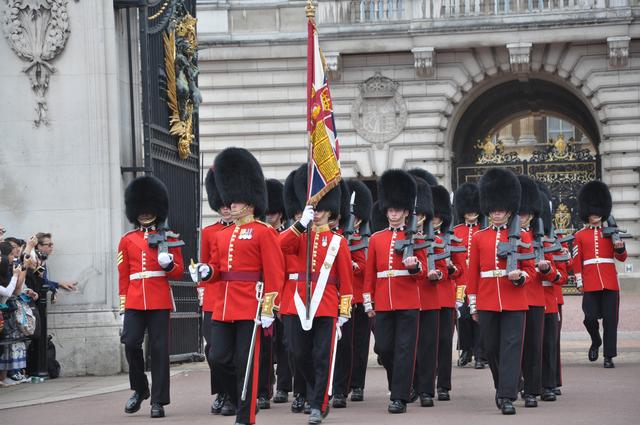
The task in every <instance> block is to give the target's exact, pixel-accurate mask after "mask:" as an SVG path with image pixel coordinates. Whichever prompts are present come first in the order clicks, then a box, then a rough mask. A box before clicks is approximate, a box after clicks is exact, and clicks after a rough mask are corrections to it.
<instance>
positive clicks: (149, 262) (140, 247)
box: [118, 176, 183, 418]
mask: <svg viewBox="0 0 640 425" xmlns="http://www.w3.org/2000/svg"><path fill="white" fill-rule="evenodd" d="M124 202H125V207H126V215H127V218H128V219H129V221H130V222H131V223H132V224H133V225H135V226H136V227H137V228H136V229H135V230H132V231H130V232H129V233H127V234H125V235H124V236H123V237H122V239H120V244H119V245H118V275H119V288H120V290H119V293H120V310H121V312H123V313H124V326H123V328H122V336H121V341H122V343H123V344H124V346H125V348H124V349H125V355H126V357H127V363H128V364H129V382H130V385H131V389H132V390H133V391H135V392H134V393H133V396H131V398H130V399H129V400H128V401H127V404H126V406H125V409H124V411H125V412H126V413H135V412H137V411H138V410H140V405H141V404H142V401H143V400H146V399H147V398H149V395H151V417H152V418H160V417H164V407H163V406H164V405H167V404H169V401H170V400H169V315H170V312H171V310H173V309H174V308H175V306H174V303H173V295H172V293H171V287H170V286H169V279H180V278H181V277H182V273H183V265H182V264H183V263H182V251H181V249H180V248H179V247H178V246H179V245H181V244H183V243H182V242H181V241H178V239H177V235H175V234H173V233H171V232H168V231H166V232H165V231H164V230H163V229H162V230H161V229H160V228H159V226H160V225H162V224H164V222H165V220H166V219H167V215H168V213H169V194H168V193H167V188H166V187H165V185H164V184H163V183H162V182H161V181H160V180H158V179H157V178H155V177H153V176H144V177H139V178H137V179H135V180H133V181H132V182H131V183H130V184H129V186H128V187H127V189H126V190H125V193H124ZM163 233H164V235H165V237H166V242H167V243H168V244H169V248H168V250H167V251H165V250H164V249H163V248H162V247H161V246H160V248H162V249H159V245H158V244H156V243H153V242H152V240H154V239H156V238H158V236H159V235H162V234H163ZM173 245H175V246H173ZM145 331H148V333H149V350H150V354H151V378H152V382H151V394H149V382H148V381H147V376H146V375H145V373H144V371H145V367H144V356H143V353H142V341H143V339H144V333H145Z"/></svg>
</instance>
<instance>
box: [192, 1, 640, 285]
mask: <svg viewBox="0 0 640 425" xmlns="http://www.w3.org/2000/svg"><path fill="white" fill-rule="evenodd" d="M305 3H306V2H305V1H283V0H272V1H260V2H257V1H249V0H247V1H241V0H229V1H227V0H219V1H215V0H200V2H199V28H198V30H199V41H200V45H201V49H202V50H201V53H200V67H201V74H200V87H201V89H202V93H203V99H204V104H203V106H202V108H201V111H200V137H201V148H202V150H201V152H203V155H204V164H205V167H206V166H207V165H208V164H211V163H212V161H213V158H214V157H215V155H216V153H217V152H219V151H220V150H222V149H223V148H225V147H227V146H232V145H234V146H243V147H246V148H248V149H250V150H251V151H252V152H253V153H254V154H255V155H256V156H257V157H258V159H259V160H260V161H261V163H262V164H263V167H264V170H265V174H266V175H267V176H269V177H275V178H279V179H284V178H285V177H286V175H287V174H288V172H289V171H290V170H291V169H293V168H294V167H295V166H297V165H299V164H301V163H303V162H305V161H306V140H307V138H306V127H305V82H306V18H305V13H304V7H305ZM316 15H317V22H318V29H319V33H320V45H321V48H322V49H323V51H324V56H325V59H326V65H327V68H328V70H329V75H330V86H331V93H332V98H333V102H334V109H335V112H336V126H337V129H338V135H339V139H340V148H341V151H340V155H341V164H342V168H343V174H344V175H345V176H349V177H351V176H358V177H360V178H362V179H364V180H367V179H371V178H375V176H379V175H380V174H381V173H382V172H383V171H384V170H386V169H388V168H394V167H400V168H407V167H416V166H417V167H424V168H426V169H428V170H429V171H431V172H432V173H434V174H435V175H436V176H437V177H438V178H439V179H440V181H441V182H442V183H443V184H444V185H445V186H447V187H448V188H450V189H451V188H454V187H455V186H456V185H457V184H459V183H461V182H462V181H461V180H460V179H461V177H463V178H466V177H465V175H462V174H461V173H460V170H462V169H463V168H464V166H467V165H477V162H478V161H477V159H478V158H479V156H478V155H482V153H483V152H482V144H483V141H484V140H485V139H486V138H487V137H489V138H491V137H493V142H496V140H497V139H496V138H497V137H499V138H500V139H505V140H507V141H508V140H511V141H512V142H514V143H520V142H522V143H525V142H527V143H529V144H530V145H531V146H533V148H532V149H529V154H531V153H532V152H533V153H535V152H534V151H535V150H536V149H537V150H538V151H545V149H546V150H548V151H549V152H550V153H554V155H555V153H557V152H555V150H554V149H555V148H554V147H553V146H551V145H549V144H547V143H548V141H547V140H546V136H547V135H548V134H550V133H548V131H547V130H545V132H546V133H547V134H544V135H542V136H538V137H535V133H536V131H534V130H535V128H538V127H536V124H534V122H539V121H540V119H541V118H540V117H551V118H552V119H556V121H558V120H559V121H562V122H564V123H565V124H567V123H568V124H569V125H570V126H572V127H573V128H574V129H577V130H576V131H575V132H574V133H572V134H574V135H575V134H579V140H576V141H575V143H577V144H576V148H575V152H578V151H580V150H582V151H585V149H582V148H586V150H588V151H589V152H590V153H591V154H592V155H591V156H589V158H588V159H589V160H592V161H593V164H594V167H596V168H594V170H592V172H591V174H590V175H591V177H601V178H602V179H603V180H604V181H605V182H606V183H607V184H609V186H610V187H611V191H612V195H613V200H614V214H615V216H616V218H617V219H618V222H619V224H620V225H621V227H626V228H627V229H628V230H629V231H630V232H631V233H633V234H635V235H639V234H640V213H639V209H638V205H639V202H640V188H639V187H640V186H639V185H640V90H639V87H640V20H639V17H640V4H639V3H638V1H637V0H630V1H627V0H608V1H604V0H597V1H595V2H594V1H573V0H553V1H550V2H549V1H547V0H544V1H537V0H534V1H528V2H527V1H519V0H507V1H484V0H462V1H461V0H451V1H448V0H444V1H436V0H353V1H331V0H321V1H320V2H319V5H318V10H317V13H316ZM514 123H517V126H513V125H512V124H514ZM515 127H517V128H518V132H517V134H516V138H515V139H514V138H513V134H512V133H513V131H512V128H515ZM534 127H535V128H534ZM538 133H539V131H538ZM521 135H528V136H527V137H528V139H527V138H526V137H525V138H522V137H521ZM556 136H557V135H556ZM552 139H553V140H552V141H551V142H552V145H553V143H555V142H557V138H553V137H552ZM561 144H562V143H561ZM581 144H582V145H584V146H579V145H581ZM486 146H489V147H491V146H490V145H486ZM578 148H580V149H578ZM492 149H495V148H492ZM562 152H565V153H566V151H562ZM562 152H561V153H562ZM534 156H535V155H534ZM556 156H557V155H556ZM564 158H565V159H568V158H570V160H569V161H568V162H570V163H573V162H574V159H573V158H574V157H570V156H566V155H565V156H564ZM521 159H522V158H521ZM524 159H527V160H528V161H529V163H533V162H534V161H535V159H533V158H531V157H527V158H524ZM556 159H557V158H556ZM583 159H584V158H583ZM488 164H491V163H490V162H489V163H488ZM498 165H505V163H504V161H503V162H499V163H498ZM507 165H508V164H507ZM554 176H555V177H557V176H559V174H553V175H551V177H550V178H551V179H554V178H555V177H554ZM574 195H575V194H574ZM204 211H205V215H208V217H207V218H208V219H211V218H212V214H211V212H210V211H209V209H208V207H206V206H205V208H204ZM627 244H628V247H629V252H630V257H631V258H630V261H629V262H628V265H627V266H626V268H624V269H621V271H622V272H623V273H624V276H625V277H637V276H640V275H639V274H638V273H637V271H639V270H640V269H639V267H640V262H639V256H640V243H639V239H638V238H637V237H636V238H635V239H633V240H628V241H627ZM634 271H635V272H634Z"/></svg>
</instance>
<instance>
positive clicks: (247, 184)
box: [213, 148, 267, 217]
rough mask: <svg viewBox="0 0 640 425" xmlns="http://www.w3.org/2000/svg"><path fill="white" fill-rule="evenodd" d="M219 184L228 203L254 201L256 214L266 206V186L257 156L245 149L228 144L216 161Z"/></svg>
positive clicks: (259, 214) (261, 212) (251, 202)
mask: <svg viewBox="0 0 640 425" xmlns="http://www.w3.org/2000/svg"><path fill="white" fill-rule="evenodd" d="M213 172H214V174H215V180H216V187H217V188H218V193H219V194H220V198H221V199H222V202H223V203H224V204H225V205H231V204H232V203H234V202H242V203H245V204H248V205H253V208H254V215H255V216H256V217H260V216H262V215H264V213H265V211H266V210H267V186H266V183H265V182H264V175H263V174H262V168H261V167H260V163H258V160H257V159H256V158H255V157H254V156H253V155H252V154H251V152H249V151H248V150H246V149H243V148H227V149H225V150H223V151H222V152H220V153H219V154H218V156H216V159H215V161H214V162H213Z"/></svg>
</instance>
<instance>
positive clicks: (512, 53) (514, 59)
mask: <svg viewBox="0 0 640 425" xmlns="http://www.w3.org/2000/svg"><path fill="white" fill-rule="evenodd" d="M532 46H533V44H531V43H509V44H507V50H509V63H510V64H511V71H513V72H526V71H528V70H529V66H530V63H531V48H532Z"/></svg>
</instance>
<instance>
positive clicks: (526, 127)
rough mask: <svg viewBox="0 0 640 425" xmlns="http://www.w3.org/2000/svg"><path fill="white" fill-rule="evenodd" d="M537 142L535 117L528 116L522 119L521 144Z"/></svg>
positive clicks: (519, 139)
mask: <svg viewBox="0 0 640 425" xmlns="http://www.w3.org/2000/svg"><path fill="white" fill-rule="evenodd" d="M535 143H537V140H536V136H535V132H534V127H533V117H526V118H522V119H521V120H520V137H519V138H518V144H519V145H529V144H535Z"/></svg>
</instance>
